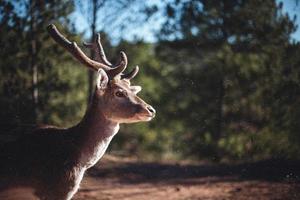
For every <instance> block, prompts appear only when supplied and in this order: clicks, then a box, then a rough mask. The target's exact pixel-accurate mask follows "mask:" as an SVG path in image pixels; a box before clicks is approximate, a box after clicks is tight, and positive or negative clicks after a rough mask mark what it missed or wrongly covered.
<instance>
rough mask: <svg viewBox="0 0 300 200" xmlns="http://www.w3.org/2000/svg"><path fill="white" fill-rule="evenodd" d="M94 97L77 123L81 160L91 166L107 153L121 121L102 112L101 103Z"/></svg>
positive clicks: (84, 164)
mask: <svg viewBox="0 0 300 200" xmlns="http://www.w3.org/2000/svg"><path fill="white" fill-rule="evenodd" d="M96 101H97V100H95V99H93V101H92V103H91V104H90V106H89V107H88V109H87V112H86V114H85V116H84V118H83V119H82V121H81V122H80V123H79V124H78V125H77V127H76V128H77V129H78V133H79V138H80V140H81V142H80V152H79V162H80V164H81V165H82V166H84V167H86V168H89V167H91V166H93V165H94V164H96V162H97V161H98V160H99V159H100V158H101V157H102V156H103V154H104V153H105V151H106V149H107V147H108V145H109V143H110V141H111V140H112V138H113V136H114V135H115V134H116V133H117V132H118V131H119V123H116V122H113V121H111V120H108V119H107V118H106V117H105V116H104V115H103V113H102V112H101V110H102V109H101V107H102V106H105V105H101V104H99V103H98V102H96Z"/></svg>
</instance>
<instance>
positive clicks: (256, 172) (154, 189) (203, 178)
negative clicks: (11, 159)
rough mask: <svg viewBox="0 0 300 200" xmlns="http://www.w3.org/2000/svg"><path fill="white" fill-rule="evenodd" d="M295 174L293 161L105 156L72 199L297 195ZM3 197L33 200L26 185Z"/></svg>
mask: <svg viewBox="0 0 300 200" xmlns="http://www.w3.org/2000/svg"><path fill="white" fill-rule="evenodd" d="M299 177H300V162H295V161H293V162H291V161H272V160H269V161H262V162H257V163H251V164H239V165H220V164H218V165H217V164H209V163H194V164H192V163H182V162H180V163H172V162H164V163H162V162H138V161H137V160H133V159H125V158H118V157H112V156H105V157H104V158H103V159H102V160H101V161H100V163H99V164H98V166H96V167H94V168H92V169H90V170H89V171H88V173H87V176H85V178H84V179H83V182H82V184H81V188H80V191H79V192H78V193H77V194H76V195H75V197H74V200H110V199H111V200H112V199H114V200H115V199H118V200H148V199H149V200H300V178H299ZM3 195H4V196H3ZM2 199H6V200H19V199H22V200H33V199H34V200H36V198H35V197H34V196H32V190H30V189H28V188H27V189H26V188H14V189H12V190H10V191H8V193H4V194H1V193H0V200H2Z"/></svg>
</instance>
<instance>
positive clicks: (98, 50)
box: [83, 33, 139, 80]
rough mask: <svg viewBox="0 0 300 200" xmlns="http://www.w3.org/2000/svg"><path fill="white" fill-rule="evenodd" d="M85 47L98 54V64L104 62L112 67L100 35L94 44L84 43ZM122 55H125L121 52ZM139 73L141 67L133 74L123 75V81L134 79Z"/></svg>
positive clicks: (133, 71) (132, 72) (134, 70)
mask: <svg viewBox="0 0 300 200" xmlns="http://www.w3.org/2000/svg"><path fill="white" fill-rule="evenodd" d="M83 45H84V46H85V47H86V48H89V49H93V50H94V51H95V53H96V61H98V62H102V63H105V64H106V65H108V66H112V64H111V63H110V62H109V61H108V60H107V58H106V56H105V52H104V50H103V46H102V44H101V37H100V34H99V33H98V34H97V36H96V38H95V40H94V41H93V42H92V43H87V42H84V43H83ZM121 54H124V55H125V53H124V52H122V51H121ZM138 71H139V67H138V66H136V67H135V68H134V69H133V70H132V71H131V72H129V73H127V74H122V75H121V79H128V80H130V79H132V78H134V77H135V76H136V74H137V73H138Z"/></svg>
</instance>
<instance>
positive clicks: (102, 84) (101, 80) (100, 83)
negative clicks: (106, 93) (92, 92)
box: [96, 69, 108, 90]
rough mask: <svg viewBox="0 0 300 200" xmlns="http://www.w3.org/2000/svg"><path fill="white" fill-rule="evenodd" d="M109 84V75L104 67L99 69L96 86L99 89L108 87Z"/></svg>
mask: <svg viewBox="0 0 300 200" xmlns="http://www.w3.org/2000/svg"><path fill="white" fill-rule="evenodd" d="M107 84H108V76H107V74H106V72H105V71H104V70H103V69H99V70H98V74H97V82H96V87H97V89H99V90H104V89H106V87H107Z"/></svg>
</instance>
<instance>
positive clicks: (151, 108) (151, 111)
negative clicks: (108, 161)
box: [147, 105, 156, 116]
mask: <svg viewBox="0 0 300 200" xmlns="http://www.w3.org/2000/svg"><path fill="white" fill-rule="evenodd" d="M147 110H148V111H149V112H150V113H151V114H152V115H153V116H154V115H155V113H156V111H155V109H154V108H153V107H152V106H149V105H148V106H147Z"/></svg>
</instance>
